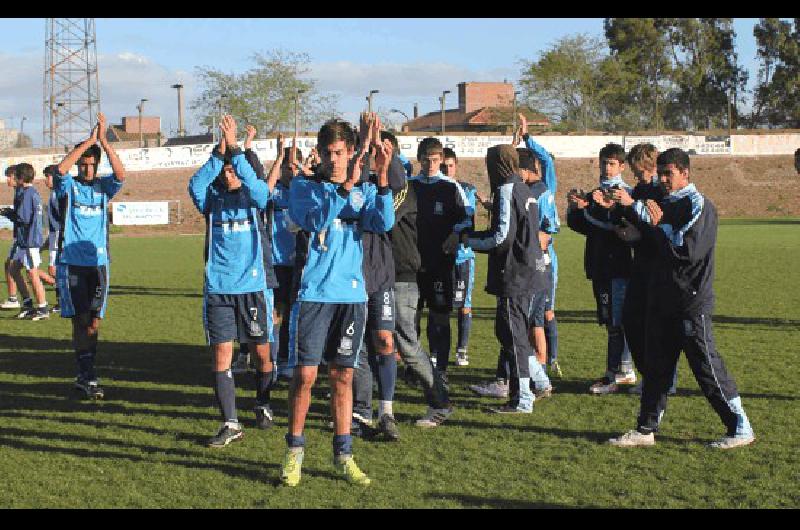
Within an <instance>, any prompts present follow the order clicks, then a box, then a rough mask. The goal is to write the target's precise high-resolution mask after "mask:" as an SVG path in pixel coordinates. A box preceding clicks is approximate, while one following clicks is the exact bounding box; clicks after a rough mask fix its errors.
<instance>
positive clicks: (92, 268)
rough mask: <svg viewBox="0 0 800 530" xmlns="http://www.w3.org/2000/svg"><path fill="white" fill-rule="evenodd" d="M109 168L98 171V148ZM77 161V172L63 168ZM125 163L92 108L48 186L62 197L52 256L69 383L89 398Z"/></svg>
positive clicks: (94, 386)
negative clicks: (88, 129)
mask: <svg viewBox="0 0 800 530" xmlns="http://www.w3.org/2000/svg"><path fill="white" fill-rule="evenodd" d="M98 141H99V142H100V146H102V149H103V151H105V153H106V156H108V160H109V162H110V163H111V170H112V174H111V175H108V176H105V177H100V176H98V175H97V168H98V166H99V165H100V157H101V156H102V152H101V150H100V146H98V145H97V142H98ZM76 163H77V167H78V175H77V177H73V176H72V175H71V174H70V173H69V171H70V169H71V168H72V166H74V165H75V164H76ZM124 181H125V168H124V167H123V166H122V163H121V162H120V160H119V157H117V153H116V152H115V151H114V148H113V147H111V144H110V143H109V142H108V140H107V138H106V118H105V116H104V115H103V113H98V114H97V125H95V127H94V129H92V133H91V135H90V136H89V138H87V139H86V140H84V141H83V142H81V143H79V144H77V145H76V146H75V147H74V148H73V149H72V151H70V152H69V153H68V154H67V156H66V157H64V159H63V160H62V161H61V163H60V164H58V167H56V171H55V173H54V175H53V182H54V184H53V189H54V190H55V192H56V196H57V197H58V199H62V200H65V201H66V202H65V206H64V210H63V218H62V219H63V225H62V227H61V248H60V251H59V253H58V260H57V262H56V269H57V272H56V276H57V278H58V283H59V295H60V299H59V305H60V306H61V316H62V317H63V318H69V319H71V320H72V342H73V344H74V347H75V356H76V359H77V364H78V376H77V378H76V380H75V388H76V389H78V390H80V391H82V392H84V393H85V394H86V395H87V396H88V397H89V398H92V399H100V398H102V397H103V389H102V388H101V387H100V386H99V384H98V379H97V374H96V372H95V358H96V357H97V342H98V332H99V328H100V321H101V320H102V319H103V317H105V312H106V302H107V298H108V278H109V270H108V269H109V259H110V258H109V252H108V215H107V214H106V212H107V209H108V201H109V200H111V199H112V198H113V197H114V195H116V194H117V192H119V190H120V189H121V188H122V184H123V182H124Z"/></svg>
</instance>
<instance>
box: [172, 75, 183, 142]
mask: <svg viewBox="0 0 800 530" xmlns="http://www.w3.org/2000/svg"><path fill="white" fill-rule="evenodd" d="M172 88H175V89H177V90H178V136H186V129H184V127H183V85H181V84H180V83H178V84H175V85H172Z"/></svg>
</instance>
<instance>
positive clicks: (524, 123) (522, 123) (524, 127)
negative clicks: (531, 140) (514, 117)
mask: <svg viewBox="0 0 800 530" xmlns="http://www.w3.org/2000/svg"><path fill="white" fill-rule="evenodd" d="M518 116H519V128H520V135H519V136H520V138H522V137H523V136H525V135H526V134H528V118H527V117H525V115H524V114H523V113H521V112H520V113H519V114H518Z"/></svg>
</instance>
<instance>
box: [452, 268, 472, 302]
mask: <svg viewBox="0 0 800 530" xmlns="http://www.w3.org/2000/svg"><path fill="white" fill-rule="evenodd" d="M474 286H475V258H471V259H468V260H467V261H465V262H463V263H457V264H456V266H455V267H454V268H453V307H456V308H461V307H466V308H471V307H472V289H473V287H474Z"/></svg>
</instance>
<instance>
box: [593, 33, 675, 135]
mask: <svg viewBox="0 0 800 530" xmlns="http://www.w3.org/2000/svg"><path fill="white" fill-rule="evenodd" d="M603 28H604V30H605V37H606V40H607V42H608V48H609V50H610V52H611V54H610V57H609V58H607V59H606V61H605V65H604V67H605V70H604V72H605V73H604V78H605V79H606V80H607V82H608V83H611V84H613V85H614V87H615V88H616V90H608V97H607V100H606V106H607V112H608V113H609V119H610V120H611V121H612V122H615V123H616V125H617V127H615V128H617V129H619V128H625V129H633V128H642V129H644V128H659V127H660V125H661V123H662V119H661V115H663V110H664V102H665V101H669V100H670V99H671V97H672V82H671V75H672V62H671V60H670V56H669V53H668V52H669V49H670V42H669V39H668V34H667V32H666V31H665V27H664V23H663V21H662V19H657V18H607V19H605V21H604V23H603Z"/></svg>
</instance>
